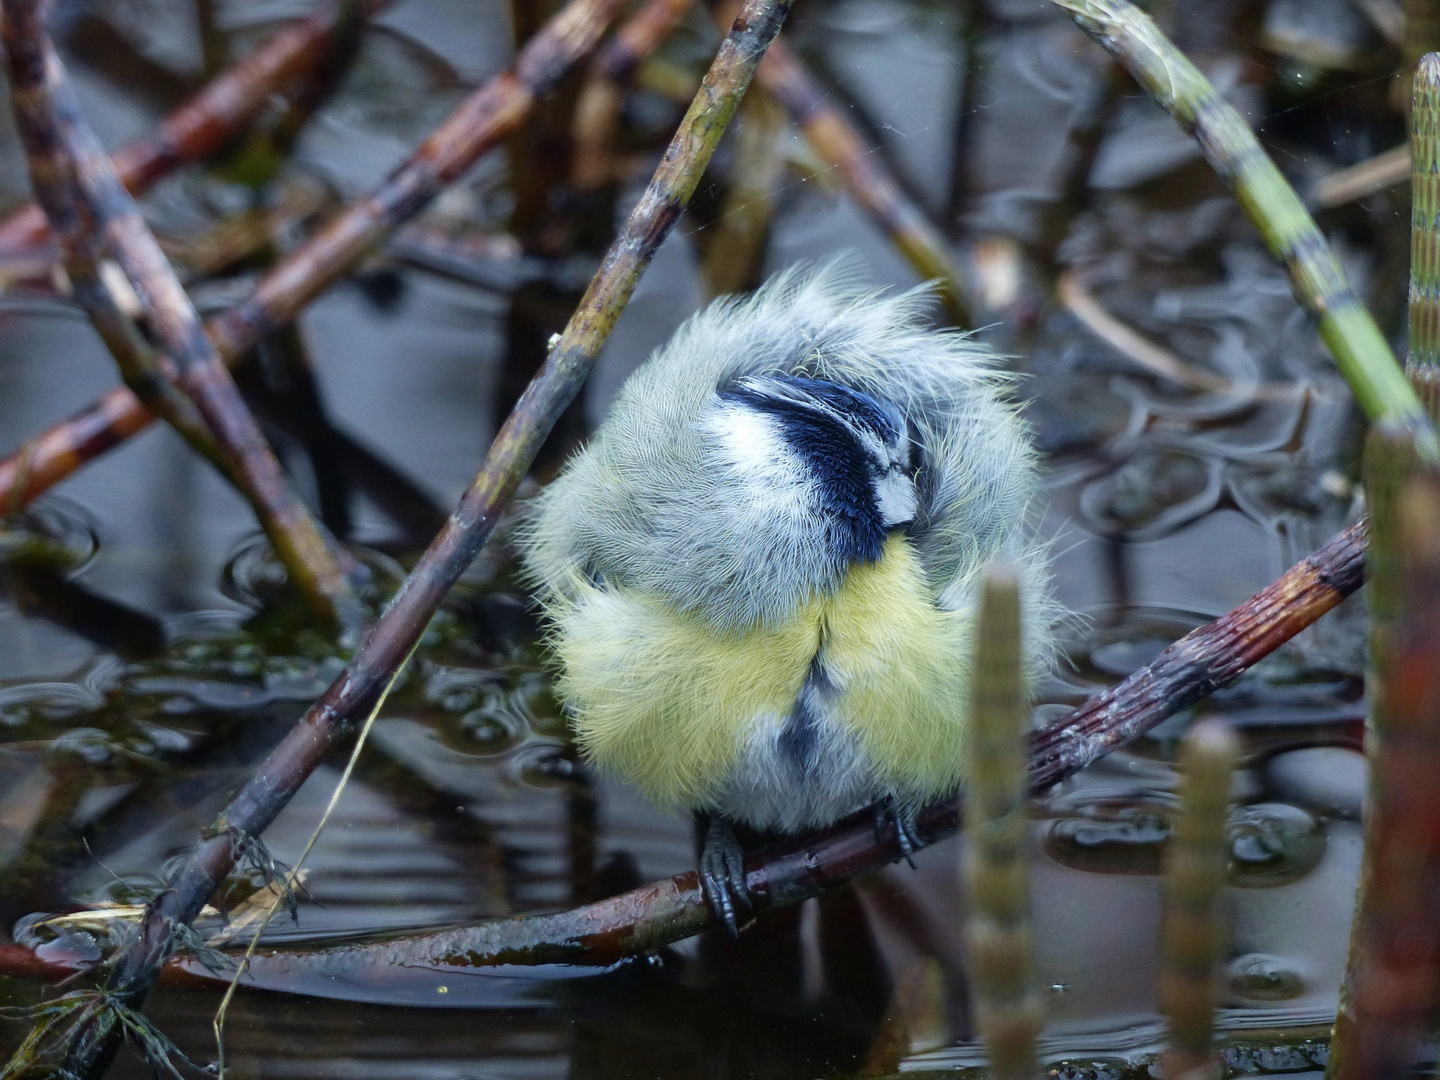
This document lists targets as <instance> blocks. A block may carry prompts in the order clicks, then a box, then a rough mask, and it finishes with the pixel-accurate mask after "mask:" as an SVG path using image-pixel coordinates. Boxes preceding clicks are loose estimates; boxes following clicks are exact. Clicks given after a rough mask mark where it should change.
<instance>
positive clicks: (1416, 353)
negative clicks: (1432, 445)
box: [1405, 53, 1440, 417]
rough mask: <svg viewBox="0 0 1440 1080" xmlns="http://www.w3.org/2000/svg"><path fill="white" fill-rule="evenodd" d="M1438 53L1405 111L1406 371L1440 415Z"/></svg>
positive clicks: (1425, 63)
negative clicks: (1407, 231)
mask: <svg viewBox="0 0 1440 1080" xmlns="http://www.w3.org/2000/svg"><path fill="white" fill-rule="evenodd" d="M1437 215H1440V54H1436V53H1430V54H1428V55H1427V56H1425V57H1423V58H1422V59H1421V61H1420V64H1419V66H1418V67H1417V68H1416V69H1415V96H1414V105H1413V108H1412V109H1411V112H1410V351H1409V354H1408V355H1407V356H1406V358H1405V373H1406V374H1407V375H1409V376H1410V382H1411V385H1413V386H1414V387H1415V392H1416V393H1417V394H1419V395H1420V400H1421V401H1423V402H1424V403H1425V406H1426V408H1428V409H1429V410H1430V415H1431V416H1432V417H1433V416H1435V415H1436V413H1437V411H1440V221H1437Z"/></svg>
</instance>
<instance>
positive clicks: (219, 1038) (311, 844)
mask: <svg viewBox="0 0 1440 1080" xmlns="http://www.w3.org/2000/svg"><path fill="white" fill-rule="evenodd" d="M419 643H420V642H419V639H418V638H417V639H416V642H415V644H416V645H419ZM414 655H415V646H414V645H412V646H411V647H410V652H409V653H408V654H407V655H406V656H405V659H403V660H401V661H400V663H399V665H398V666H397V667H396V668H395V671H394V672H393V673H392V674H391V676H390V681H389V682H387V683H386V684H385V688H384V689H383V690H381V691H380V695H379V697H377V698H376V699H375V704H374V705H372V706H371V707H370V713H369V715H367V716H366V717H365V722H364V723H363V724H361V725H360V732H359V734H358V735H356V736H355V745H354V746H352V747H351V748H350V757H349V758H348V759H347V760H346V762H345V769H344V771H342V772H341V774H340V779H339V780H338V781H337V782H336V784H335V790H333V791H332V792H331V793H330V799H329V801H328V802H326V804H325V810H324V812H323V813H321V815H320V820H319V821H317V822H316V823H315V828H314V829H313V830H311V833H310V839H308V840H307V841H305V848H304V850H303V851H301V852H300V857H299V858H298V859H296V860H295V865H294V866H293V867H291V868H290V870H289V872H288V873H287V874H286V875H285V882H284V884H283V885H280V886H279V887H275V886H271V887H270V888H269V889H268V890H265V891H268V892H270V893H271V894H273V896H272V899H271V901H270V904H269V906H268V907H267V908H266V909H265V913H264V915H262V916H261V917H260V918H259V919H257V920H256V925H255V933H254V934H252V935H251V937H250V944H249V945H247V946H246V948H245V954H244V955H243V956H242V957H241V958H240V963H239V964H237V965H236V967H235V975H234V977H233V978H232V979H231V980H230V985H229V986H228V987H226V988H225V996H224V997H223V998H221V999H220V1005H219V1007H218V1008H217V1009H216V1010H215V1017H214V1019H213V1020H212V1022H211V1026H212V1028H213V1029H214V1031H215V1061H216V1075H217V1076H218V1077H219V1078H220V1080H225V1015H226V1013H227V1012H228V1011H229V1008H230V1002H231V1000H233V999H234V997H235V991H236V990H237V989H238V988H239V986H240V979H241V978H242V977H243V976H244V974H245V969H246V967H247V966H248V965H249V963H250V960H251V958H252V957H253V956H254V955H255V949H256V947H257V946H258V945H259V944H260V935H261V934H263V933H265V927H267V926H269V925H270V920H271V919H273V918H274V917H275V913H276V912H277V911H279V910H280V905H281V904H282V903H284V902H285V898H286V896H287V895H293V894H294V889H295V885H296V883H297V882H299V881H301V880H302V876H301V872H302V870H304V868H305V860H306V859H308V858H309V857H310V852H311V851H313V850H314V849H315V844H316V842H317V841H318V840H319V839H320V834H321V833H323V832H324V831H325V826H326V825H327V824H329V822H330V818H331V816H332V815H333V814H334V813H335V807H336V806H338V805H340V796H341V795H342V794H343V793H344V791H345V788H346V786H347V785H348V784H349V783H350V777H351V776H352V775H353V774H354V772H355V763H356V762H357V761H359V760H360V751H362V750H364V749H365V740H366V739H368V738H369V737H370V729H371V728H373V727H374V726H375V718H376V717H377V716H379V715H380V710H381V709H382V708H384V707H385V699H386V698H388V697H389V696H390V691H391V690H393V689H394V688H395V683H396V682H398V681H399V679H400V676H401V674H402V673H403V672H404V671H405V667H406V665H407V664H409V662H410V659H411V657H413V656H414Z"/></svg>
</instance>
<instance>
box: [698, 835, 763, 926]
mask: <svg viewBox="0 0 1440 1080" xmlns="http://www.w3.org/2000/svg"><path fill="white" fill-rule="evenodd" d="M700 881H701V884H703V885H704V887H705V897H706V899H707V900H709V901H710V910H711V911H712V912H713V913H714V914H715V918H716V919H718V920H719V921H720V922H721V923H723V924H724V925H725V929H726V930H728V931H729V932H730V936H731V937H732V938H735V937H739V936H740V917H741V916H743V915H748V914H749V913H750V912H751V911H752V910H753V909H754V905H753V903H752V902H751V899H750V888H749V886H748V885H747V884H746V883H745V852H744V850H743V849H742V848H741V847H740V841H739V840H737V839H736V838H735V830H734V829H732V828H731V827H730V823H729V822H728V821H726V820H725V819H724V818H723V817H721V816H720V815H719V814H712V815H711V816H710V820H709V824H708V825H707V827H706V829H705V839H704V841H703V842H702V844H701V847H700Z"/></svg>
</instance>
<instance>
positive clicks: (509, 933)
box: [173, 521, 1366, 990]
mask: <svg viewBox="0 0 1440 1080" xmlns="http://www.w3.org/2000/svg"><path fill="white" fill-rule="evenodd" d="M1365 535H1366V528H1365V523H1364V522H1363V521H1361V522H1358V523H1357V524H1355V525H1352V526H1351V527H1350V528H1348V529H1346V530H1345V531H1344V532H1342V533H1340V534H1339V535H1338V536H1336V537H1334V538H1333V539H1331V540H1330V541H1329V543H1327V544H1326V545H1325V546H1324V547H1322V548H1321V549H1320V550H1318V551H1316V552H1315V553H1314V554H1313V555H1311V556H1310V557H1309V558H1307V559H1304V560H1302V561H1301V562H1299V563H1297V564H1296V565H1295V566H1293V567H1292V568H1291V569H1290V570H1289V571H1287V572H1286V573H1285V574H1284V575H1283V576H1281V577H1280V578H1279V579H1278V580H1277V581H1275V582H1273V583H1272V584H1271V585H1269V586H1268V587H1266V588H1265V589H1262V590H1261V591H1260V592H1258V593H1256V594H1255V595H1254V596H1252V597H1251V598H1250V599H1249V600H1247V601H1246V602H1245V603H1243V604H1241V605H1240V606H1239V607H1237V608H1236V609H1235V610H1233V611H1231V612H1230V613H1228V614H1226V615H1223V616H1221V617H1220V618H1218V619H1216V620H1214V621H1213V622H1209V623H1206V624H1205V625H1204V626H1201V627H1198V628H1197V629H1195V630H1192V631H1191V632H1190V633H1189V634H1186V635H1185V636H1184V637H1183V638H1181V639H1180V640H1179V641H1177V642H1175V643H1174V644H1173V645H1171V646H1170V647H1169V648H1168V649H1166V650H1165V651H1164V652H1163V653H1161V654H1160V655H1159V656H1158V657H1157V658H1156V659H1155V660H1154V661H1152V662H1151V663H1150V664H1149V665H1148V666H1147V667H1144V668H1141V669H1140V670H1139V671H1137V672H1135V673H1134V674H1132V675H1131V676H1130V677H1129V678H1127V679H1125V680H1123V681H1122V682H1119V683H1117V684H1116V685H1115V686H1113V687H1110V688H1109V689H1108V690H1105V691H1104V692H1103V693H1101V694H1098V695H1096V696H1095V697H1094V698H1092V699H1091V700H1090V701H1088V702H1086V703H1085V704H1084V705H1081V706H1080V707H1079V708H1077V709H1075V710H1074V711H1072V712H1071V713H1070V714H1069V715H1068V716H1066V717H1065V718H1064V719H1063V720H1061V721H1060V722H1059V723H1057V724H1055V725H1053V726H1051V727H1048V728H1046V729H1044V730H1043V731H1038V732H1036V733H1035V734H1034V736H1033V737H1032V738H1031V741H1030V764H1029V782H1030V789H1031V791H1032V792H1036V793H1040V792H1043V791H1045V790H1046V789H1047V788H1050V787H1051V786H1053V785H1054V784H1056V783H1059V782H1060V781H1061V780H1063V779H1065V778H1066V777H1067V776H1071V775H1073V774H1074V773H1076V772H1079V771H1080V770H1081V769H1083V768H1085V767H1086V766H1087V765H1090V764H1091V763H1092V762H1094V761H1097V760H1098V759H1100V758H1102V757H1104V756H1105V755H1106V754H1108V753H1110V752H1111V751H1113V750H1115V749H1117V748H1118V747H1120V746H1123V745H1124V744H1125V743H1128V742H1130V741H1132V740H1134V739H1136V738H1138V737H1139V736H1140V735H1142V734H1144V733H1145V732H1146V731H1149V730H1150V729H1151V728H1153V727H1155V726H1156V725H1157V724H1159V723H1161V722H1162V721H1163V720H1165V719H1167V718H1168V717H1170V716H1173V715H1175V714H1176V713H1177V712H1179V711H1180V710H1182V709H1185V708H1187V707H1189V706H1190V705H1193V704H1195V702H1197V701H1199V700H1201V699H1202V698H1204V697H1205V696H1206V695H1208V694H1210V693H1211V692H1212V691H1214V690H1215V689H1216V688H1217V687H1218V686H1223V685H1224V684H1226V683H1228V682H1230V681H1231V680H1233V679H1235V678H1236V677H1238V676H1239V675H1240V674H1241V673H1242V672H1243V671H1245V670H1246V669H1247V668H1248V667H1250V666H1251V665H1252V664H1254V663H1256V662H1257V661H1259V660H1261V659H1262V658H1263V657H1265V656H1268V655H1269V654H1270V653H1271V652H1273V651H1274V650H1275V649H1277V648H1279V647H1280V646H1281V645H1283V644H1284V643H1285V642H1286V641H1288V640H1290V638H1292V637H1294V636H1295V635H1296V634H1298V633H1299V632H1300V631H1301V630H1303V629H1304V628H1305V627H1307V626H1309V625H1310V624H1311V623H1313V622H1314V621H1315V620H1316V619H1318V618H1320V616H1321V615H1323V614H1325V612H1327V611H1329V610H1330V609H1331V608H1333V607H1335V606H1336V605H1337V604H1339V603H1340V601H1341V600H1343V599H1344V598H1345V597H1347V596H1349V595H1350V594H1351V593H1353V592H1354V591H1355V590H1356V589H1358V588H1359V587H1360V586H1361V584H1363V581H1364V555H1365ZM959 827H960V812H959V805H958V803H957V802H956V800H955V799H954V798H947V799H942V800H940V801H938V802H935V803H932V804H931V805H930V806H928V807H926V808H925V809H924V810H922V811H921V812H920V814H919V815H918V816H917V819H916V830H917V835H918V838H919V839H920V840H921V841H922V844H924V845H929V844H933V843H935V842H937V841H939V840H942V839H944V838H945V837H947V836H950V835H951V834H953V833H954V832H955V831H956V830H957V829H958V828H959ZM901 857H902V852H901V850H900V845H899V841H898V840H897V838H896V836H895V834H894V832H893V831H891V830H885V831H884V834H883V835H879V836H877V835H876V830H875V826H874V818H873V815H872V814H870V813H869V812H866V813H864V814H862V815H860V816H858V817H857V818H854V819H851V820H850V821H848V822H845V823H843V824H841V825H839V826H837V827H835V828H834V829H831V830H830V831H828V832H826V833H824V834H822V835H820V836H812V837H807V838H805V840H804V841H803V842H802V843H799V844H793V845H787V846H785V847H783V848H777V849H772V850H768V851H762V852H757V853H755V854H752V855H751V856H749V857H748V858H747V859H746V861H745V870H746V881H747V883H748V885H749V889H750V894H751V896H752V897H753V898H754V900H755V904H756V910H757V911H760V910H764V909H767V908H771V907H783V906H787V905H790V904H796V903H799V902H800V901H802V900H806V899H809V898H810V897H812V896H818V895H820V894H821V893H823V892H825V891H826V890H828V889H831V888H835V887H836V886H839V885H842V884H844V883H845V882H847V881H849V880H850V879H851V878H852V877H854V876H855V875H856V874H862V873H866V872H869V871H873V870H878V869H880V868H881V867H883V866H886V865H888V864H890V863H893V862H895V861H897V860H898V859H900V858H901ZM711 925H713V921H712V918H711V915H710V906H709V903H708V902H707V901H706V899H705V896H704V893H703V892H702V890H701V887H700V881H699V877H698V876H697V874H696V873H695V872H694V871H693V870H692V871H687V872H686V873H683V874H677V875H676V876H674V877H672V878H666V879H664V880H662V881H656V882H652V883H651V884H649V885H645V886H643V887H641V888H639V889H636V890H633V891H632V892H627V893H624V894H622V895H620V896H615V897H612V898H610V899H608V900H603V901H601V902H599V903H596V904H590V905H587V906H585V907H580V908H575V909H573V910H571V911H565V912H559V913H557V914H552V915H526V916H521V917H518V918H513V919H503V920H496V921H493V922H486V923H482V924H480V925H478V926H467V927H460V928H457V929H453V930H444V931H440V932H438V933H431V934H418V935H412V936H407V937H404V938H400V939H396V940H392V941H388V942H379V943H372V944H366V945H355V946H341V947H337V948H331V949H321V950H317V951H314V952H310V953H295V952H273V953H268V954H261V955H258V956H256V957H255V959H254V962H253V964H252V966H251V971H250V974H251V977H252V980H253V984H254V985H257V986H264V987H268V988H270V989H276V990H283V989H285V988H286V986H287V985H294V983H293V982H292V981H291V980H292V978H293V977H294V976H296V975H299V974H314V973H316V972H323V973H324V974H325V975H326V976H327V978H330V979H334V980H335V981H336V983H337V984H343V983H347V982H348V983H351V984H352V985H353V984H354V983H357V982H362V981H364V980H366V979H371V980H374V979H378V980H382V981H383V980H384V979H385V977H386V972H387V971H394V970H397V969H398V968H399V967H403V966H416V967H423V966H425V965H448V966H461V967H489V966H493V965H499V964H552V963H557V964H564V963H576V964H613V963H616V962H618V961H621V960H624V959H626V958H627V957H632V956H637V955H639V954H641V953H644V952H646V951H648V950H651V949H656V948H659V947H660V946H662V945H667V944H670V943H672V942H675V941H679V940H680V939H682V938H686V937H690V936H692V935H694V934H698V933H700V932H701V931H702V930H705V929H707V928H709V927H710V926H711ZM173 970H175V973H176V974H175V976H174V977H175V978H178V979H182V980H184V979H189V980H193V979H197V978H198V979H207V978H208V977H207V976H206V974H205V972H204V970H203V969H201V968H198V967H197V966H196V965H194V964H191V963H190V962H188V961H186V960H183V959H181V960H177V961H175V964H174V966H173ZM306 985H308V986H312V987H313V986H314V985H315V983H314V981H308V982H307V984H306Z"/></svg>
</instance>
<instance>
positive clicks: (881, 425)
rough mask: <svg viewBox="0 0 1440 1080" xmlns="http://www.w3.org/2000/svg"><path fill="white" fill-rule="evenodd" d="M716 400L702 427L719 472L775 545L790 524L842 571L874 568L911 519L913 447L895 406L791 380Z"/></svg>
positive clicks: (763, 383) (763, 379)
mask: <svg viewBox="0 0 1440 1080" xmlns="http://www.w3.org/2000/svg"><path fill="white" fill-rule="evenodd" d="M717 397H718V403H717V405H716V406H715V407H714V408H713V409H712V410H711V412H710V413H709V415H708V416H707V417H706V420H705V422H704V425H703V426H704V429H705V431H706V433H707V434H708V436H709V437H710V438H711V440H713V443H712V445H713V446H714V449H715V451H716V456H717V458H718V465H719V467H721V468H725V469H728V470H730V471H731V472H732V476H733V479H735V480H737V481H740V485H739V489H740V490H742V491H744V492H745V496H746V498H748V499H752V500H753V501H754V504H755V507H756V508H757V509H763V510H764V511H766V513H767V516H768V517H769V519H770V520H771V521H772V522H774V523H775V526H776V529H777V532H778V533H779V534H781V535H778V536H776V539H777V540H781V541H782V542H783V533H784V531H785V529H786V527H787V525H789V526H791V527H799V528H802V529H804V528H805V527H806V526H808V527H809V528H810V529H813V528H816V527H818V528H819V529H820V530H822V532H823V534H824V539H825V546H826V547H827V548H828V549H829V552H828V554H829V555H830V557H831V558H832V559H833V560H834V562H835V563H836V564H837V565H838V566H844V565H847V564H849V563H853V562H870V561H874V560H876V559H878V558H879V557H880V553H881V550H882V548H883V546H884V543H885V536H886V534H887V533H888V532H890V531H891V530H893V529H897V528H901V527H903V526H906V525H909V524H911V523H912V522H913V521H914V520H915V514H916V492H915V481H914V473H915V462H914V460H913V459H914V456H915V455H914V442H913V440H912V438H911V435H910V431H909V428H908V425H907V423H906V421H905V418H904V416H903V415H902V414H901V412H900V410H899V409H898V408H896V406H895V405H894V404H892V403H891V402H888V401H883V400H880V399H877V398H874V397H871V396H869V395H868V394H864V393H861V392H860V391H858V390H854V389H851V388H850V387H846V386H841V385H839V384H838V383H833V382H825V381H822V380H818V379H806V378H801V377H799V376H794V375H762V376H749V377H746V378H741V379H738V380H736V381H735V382H734V383H733V384H731V385H729V386H727V387H724V388H722V389H721V390H720V391H719V392H718V395H717ZM731 490H732V491H733V490H735V488H734V487H732V488H731ZM807 531H808V530H807ZM797 539H798V538H797Z"/></svg>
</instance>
